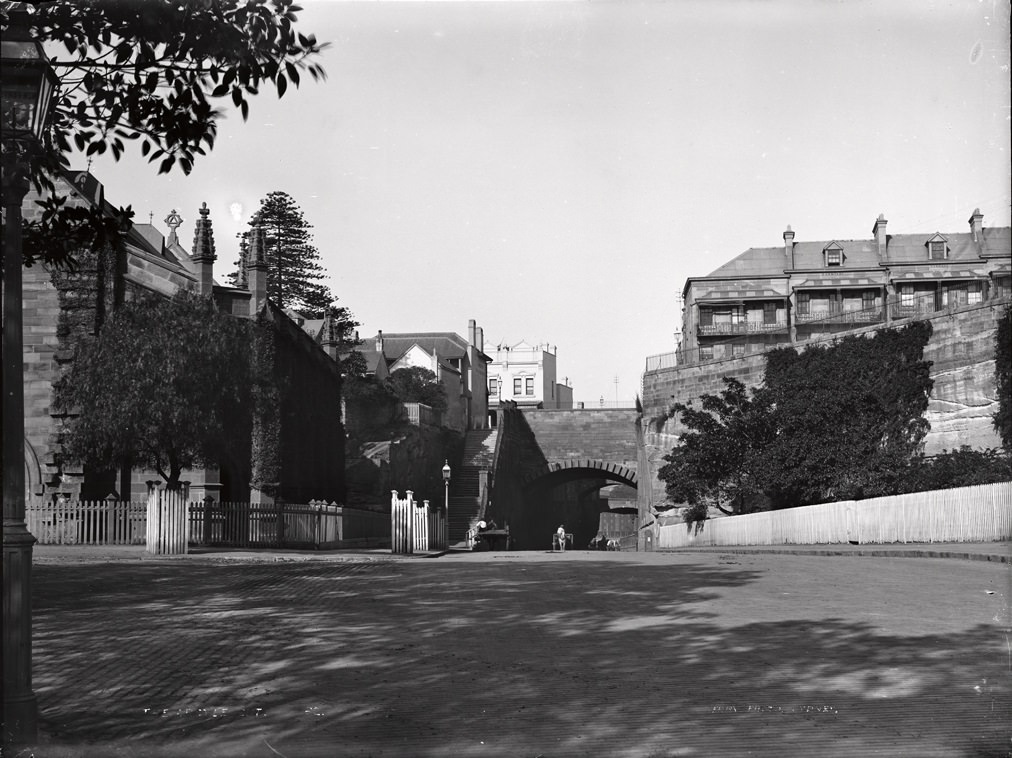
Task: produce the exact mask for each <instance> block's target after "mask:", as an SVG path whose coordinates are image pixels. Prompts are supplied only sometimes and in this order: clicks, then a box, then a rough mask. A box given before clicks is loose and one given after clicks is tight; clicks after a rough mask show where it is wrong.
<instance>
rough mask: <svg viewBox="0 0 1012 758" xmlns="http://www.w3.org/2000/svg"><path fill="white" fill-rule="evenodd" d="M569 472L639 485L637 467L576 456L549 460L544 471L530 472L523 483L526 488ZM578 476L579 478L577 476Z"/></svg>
mask: <svg viewBox="0 0 1012 758" xmlns="http://www.w3.org/2000/svg"><path fill="white" fill-rule="evenodd" d="M567 473H569V474H577V473H579V474H581V475H584V476H585V475H587V474H589V475H591V476H595V475H596V476H601V477H602V478H604V479H609V480H611V481H615V482H619V483H620V484H628V485H629V486H630V487H637V478H636V469H635V468H632V467H630V466H627V465H625V464H622V463H609V462H607V461H599V460H593V459H589V458H574V459H572V460H564V461H549V462H548V464H547V466H546V468H545V469H544V470H542V471H538V472H535V473H531V474H528V475H527V476H526V477H525V478H524V481H523V483H522V486H523V487H524V489H527V488H529V487H531V486H532V485H534V484H536V483H537V482H538V481H539V480H540V479H543V478H545V477H552V476H555V477H562V476H565V475H566V474H567ZM576 478H579V476H577V477H576Z"/></svg>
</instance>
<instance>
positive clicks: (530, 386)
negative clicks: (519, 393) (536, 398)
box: [524, 376, 534, 395]
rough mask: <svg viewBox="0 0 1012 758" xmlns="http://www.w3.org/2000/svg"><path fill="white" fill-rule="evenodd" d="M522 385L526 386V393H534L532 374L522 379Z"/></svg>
mask: <svg viewBox="0 0 1012 758" xmlns="http://www.w3.org/2000/svg"><path fill="white" fill-rule="evenodd" d="M524 385H525V387H526V390H527V394H528V395H533V394H534V377H533V376H528V377H527V378H526V379H524Z"/></svg>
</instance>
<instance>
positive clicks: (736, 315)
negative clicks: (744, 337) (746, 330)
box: [731, 305, 745, 324]
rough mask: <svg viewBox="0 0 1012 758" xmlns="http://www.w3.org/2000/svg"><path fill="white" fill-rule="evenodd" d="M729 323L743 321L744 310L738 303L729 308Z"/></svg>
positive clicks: (741, 322) (740, 322) (742, 322)
mask: <svg viewBox="0 0 1012 758" xmlns="http://www.w3.org/2000/svg"><path fill="white" fill-rule="evenodd" d="M731 323H732V324H744V323H745V310H744V309H743V308H742V307H741V306H740V305H736V306H734V307H733V308H732V309H731Z"/></svg>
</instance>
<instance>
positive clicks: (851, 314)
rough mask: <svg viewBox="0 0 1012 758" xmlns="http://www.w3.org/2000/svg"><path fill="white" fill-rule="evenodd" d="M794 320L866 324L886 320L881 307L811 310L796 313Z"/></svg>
mask: <svg viewBox="0 0 1012 758" xmlns="http://www.w3.org/2000/svg"><path fill="white" fill-rule="evenodd" d="M794 320H795V322H796V323H797V324H799V325H801V324H844V325H855V326H856V325H864V324H879V323H881V322H883V321H885V314H884V313H883V312H882V309H881V308H878V307H875V308H867V309H864V308H862V309H861V310H853V311H842V310H837V311H833V310H828V309H820V310H811V311H808V312H807V313H795V314H794Z"/></svg>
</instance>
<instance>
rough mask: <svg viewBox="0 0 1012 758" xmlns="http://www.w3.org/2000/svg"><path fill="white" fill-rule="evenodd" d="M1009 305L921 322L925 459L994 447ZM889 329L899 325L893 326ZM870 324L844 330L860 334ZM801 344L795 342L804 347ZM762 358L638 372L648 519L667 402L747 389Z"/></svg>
mask: <svg viewBox="0 0 1012 758" xmlns="http://www.w3.org/2000/svg"><path fill="white" fill-rule="evenodd" d="M1009 302H1010V301H1009V300H1008V299H1007V298H1006V299H1002V300H992V301H988V302H986V303H983V304H980V305H973V306H964V307H962V308H958V309H951V310H947V311H940V312H938V313H935V314H932V315H931V316H930V317H928V319H927V320H928V321H930V322H931V325H932V327H933V330H934V331H933V334H932V336H931V339H930V341H929V342H928V345H927V347H926V348H925V352H924V357H925V358H926V359H927V360H929V361H931V362H932V367H931V378H932V379H934V381H935V384H934V388H933V390H932V393H931V398H930V401H929V403H928V411H927V419H928V421H929V423H930V424H931V431H930V432H928V435H927V438H926V439H925V444H924V451H925V453H927V454H928V455H934V454H937V453H941V452H942V451H943V450H954V449H958V448H959V447H960V446H962V445H969V446H971V447H973V448H994V447H998V446H999V445H1000V440H999V439H998V435H997V434H996V433H995V431H994V427H993V426H992V424H991V418H992V416H993V414H994V412H995V411H996V410H997V408H998V400H997V394H996V390H995V383H994V368H995V364H994V339H995V330H996V328H997V322H998V319H999V318H1000V316H1001V314H1002V313H1003V312H1004V310H1005V308H1006V307H1007V306H1008V305H1009ZM892 326H893V327H894V328H895V327H898V326H902V322H900V323H897V324H893V325H892ZM878 328H881V327H878ZM874 330H875V327H870V328H868V329H863V330H858V331H855V332H849V334H863V333H868V332H872V331H874ZM804 346H805V343H799V344H797V345H796V347H798V348H799V349H804ZM764 370H765V360H764V358H763V355H762V354H760V353H757V354H751V355H746V356H743V357H741V358H737V359H732V360H725V361H715V362H709V363H702V364H695V365H689V366H676V367H674V368H670V369H659V370H656V371H648V372H646V373H645V374H644V375H643V423H642V436H643V449H642V451H641V453H640V465H639V507H640V513H641V516H642V517H644V518H647V516H648V514H649V508H650V506H651V505H656V504H658V503H661V502H663V501H664V497H665V496H664V486H663V484H661V483H660V482H659V481H658V479H657V469H658V468H660V466H661V465H663V463H664V462H663V460H662V458H663V456H664V455H665V453H667V451H668V450H670V449H671V447H672V446H673V445H674V444H675V443H676V442H677V441H678V434H679V433H680V432H681V431H682V429H681V425H680V424H679V423H678V421H677V420H674V419H667V420H662V419H663V418H664V415H665V413H666V412H667V410H668V409H669V408H670V407H671V405H672V404H673V403H676V402H680V403H688V402H690V401H693V400H696V399H697V398H698V397H699V396H700V395H701V394H703V393H711V394H715V393H717V392H719V391H720V390H721V389H722V388H723V383H722V382H721V379H722V378H723V377H725V376H730V377H734V378H735V379H738V380H739V381H741V382H742V383H743V384H745V385H747V386H756V385H758V384H759V383H760V382H762V379H763V372H764Z"/></svg>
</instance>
